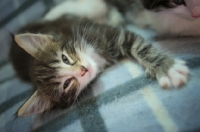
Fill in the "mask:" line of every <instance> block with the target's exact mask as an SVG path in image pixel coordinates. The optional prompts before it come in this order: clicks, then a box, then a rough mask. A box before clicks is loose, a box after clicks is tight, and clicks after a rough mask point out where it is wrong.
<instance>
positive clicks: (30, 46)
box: [14, 33, 53, 57]
mask: <svg viewBox="0 0 200 132" xmlns="http://www.w3.org/2000/svg"><path fill="white" fill-rule="evenodd" d="M52 38H53V37H52V36H51V35H45V34H31V33H25V34H18V35H15V37H14V39H15V42H16V43H17V44H18V45H19V46H20V47H21V48H23V49H24V50H25V51H26V52H27V53H29V54H31V55H32V56H33V57H35V55H36V53H37V52H38V51H39V50H42V49H43V48H44V47H45V46H46V45H47V44H48V43H49V42H51V40H52Z"/></svg>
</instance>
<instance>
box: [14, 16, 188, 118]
mask: <svg viewBox="0 0 200 132" xmlns="http://www.w3.org/2000/svg"><path fill="white" fill-rule="evenodd" d="M14 40H15V42H16V43H14V44H13V46H12V49H11V60H12V62H13V66H14V68H15V69H16V71H17V74H18V75H19V76H20V77H21V78H23V79H27V77H28V79H30V80H31V82H32V84H33V86H34V87H35V88H36V91H35V92H34V93H33V95H32V96H31V97H30V98H29V99H28V101H26V102H25V103H24V104H23V106H22V107H21V108H20V109H19V110H18V116H28V115H32V114H38V113H42V112H44V111H47V110H50V109H51V108H53V107H62V108H64V107H67V106H69V105H71V104H72V103H73V102H74V101H75V100H76V98H77V96H78V95H79V94H80V92H81V91H82V90H83V89H84V88H85V87H86V86H87V85H89V84H90V82H91V81H92V80H94V79H95V78H96V77H97V75H98V74H99V73H100V72H102V71H104V69H105V68H106V67H107V66H110V65H112V64H114V63H115V62H118V61H119V59H120V58H122V57H129V58H130V59H132V58H136V59H137V60H138V61H139V63H141V64H142V65H143V66H144V68H145V69H146V73H147V74H148V76H150V77H155V78H156V79H157V80H158V82H159V84H160V85H161V86H162V87H163V88H169V87H173V86H174V87H179V86H181V85H183V84H185V83H186V82H187V77H188V74H189V70H188V68H187V66H185V63H184V62H183V61H180V60H175V59H173V58H171V57H169V56H168V55H167V54H165V53H163V52H161V51H160V50H157V49H155V48H154V47H153V46H152V45H151V44H150V43H149V42H148V41H146V40H144V39H143V38H141V37H140V36H138V35H136V34H134V33H131V32H129V31H126V30H123V29H122V28H120V29H117V28H112V27H109V26H106V25H98V24H95V23H94V22H91V21H89V20H86V19H78V18H76V17H72V16H67V17H61V18H59V19H56V20H54V21H44V22H38V23H34V24H32V25H28V26H26V27H24V28H23V29H21V30H20V31H19V32H18V33H17V34H16V35H15V36H14ZM19 55H22V56H19ZM19 63H20V64H19ZM24 71H25V72H24Z"/></svg>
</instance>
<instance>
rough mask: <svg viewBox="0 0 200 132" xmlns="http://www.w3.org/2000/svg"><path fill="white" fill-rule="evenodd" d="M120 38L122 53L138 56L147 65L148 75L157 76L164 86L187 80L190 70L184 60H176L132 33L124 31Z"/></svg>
mask: <svg viewBox="0 0 200 132" xmlns="http://www.w3.org/2000/svg"><path fill="white" fill-rule="evenodd" d="M119 40H120V41H119V42H120V43H121V44H120V43H119V45H121V46H120V47H121V53H122V54H124V55H125V54H127V55H128V56H129V57H134V58H136V59H137V60H138V61H139V62H140V63H141V64H142V65H143V66H144V67H145V69H146V73H147V75H149V76H150V77H156V79H157V80H158V82H159V84H160V85H161V86H162V87H163V88H169V87H171V86H174V87H179V86H182V85H184V84H185V83H186V82H187V78H188V74H189V70H188V68H187V66H186V65H185V62H184V61H181V60H175V59H174V58H172V57H170V56H169V55H167V54H165V53H163V52H162V51H160V50H158V49H156V48H155V47H154V46H152V45H151V44H150V43H149V42H148V41H146V40H144V39H143V38H141V37H140V36H138V35H135V34H132V33H124V32H123V31H122V32H121V34H120V37H119ZM122 40H123V41H122ZM122 42H123V43H122Z"/></svg>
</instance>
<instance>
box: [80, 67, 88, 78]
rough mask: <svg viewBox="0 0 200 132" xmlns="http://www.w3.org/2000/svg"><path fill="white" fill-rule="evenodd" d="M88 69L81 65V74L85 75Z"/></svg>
mask: <svg viewBox="0 0 200 132" xmlns="http://www.w3.org/2000/svg"><path fill="white" fill-rule="evenodd" d="M87 71H88V70H87V69H86V68H85V67H84V66H81V76H84V75H85V73H86V72H87Z"/></svg>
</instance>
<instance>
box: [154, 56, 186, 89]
mask: <svg viewBox="0 0 200 132" xmlns="http://www.w3.org/2000/svg"><path fill="white" fill-rule="evenodd" d="M188 75H189V69H188V67H187V66H186V65H185V62H184V61H182V60H175V63H174V64H173V65H172V67H171V68H170V69H169V70H168V72H167V74H165V75H162V76H161V77H160V78H157V80H158V82H159V84H160V85H161V86H162V87H163V88H170V87H176V88H177V87H180V86H183V85H184V84H186V83H187V80H188Z"/></svg>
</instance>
